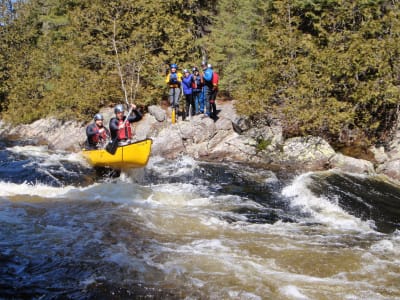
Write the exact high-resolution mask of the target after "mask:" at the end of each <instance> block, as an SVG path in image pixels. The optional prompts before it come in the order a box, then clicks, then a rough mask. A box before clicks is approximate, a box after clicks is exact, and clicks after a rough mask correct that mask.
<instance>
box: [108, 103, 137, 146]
mask: <svg viewBox="0 0 400 300" xmlns="http://www.w3.org/2000/svg"><path fill="white" fill-rule="evenodd" d="M131 108H132V113H133V114H131V115H129V116H125V115H124V111H125V110H124V106H123V105H122V104H118V105H116V106H115V108H114V113H115V117H114V118H111V120H110V126H109V127H110V132H111V139H112V140H114V139H115V138H116V139H117V140H118V144H119V145H123V144H128V143H129V142H130V141H131V139H132V128H131V123H133V122H138V121H140V120H141V119H142V114H141V113H140V112H139V111H138V110H137V109H136V105H135V104H131ZM126 118H128V119H127V122H124V121H125V119H126Z"/></svg>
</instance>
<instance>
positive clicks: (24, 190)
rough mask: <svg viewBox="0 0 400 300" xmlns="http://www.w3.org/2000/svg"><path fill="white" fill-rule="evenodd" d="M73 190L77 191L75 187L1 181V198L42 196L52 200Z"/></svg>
mask: <svg viewBox="0 0 400 300" xmlns="http://www.w3.org/2000/svg"><path fill="white" fill-rule="evenodd" d="M73 189H75V187H73V186H64V187H52V186H48V185H45V184H41V183H37V184H31V183H22V184H15V183H10V182H2V181H0V196H2V197H9V196H16V195H29V196H41V197H46V198H47V197H48V198H51V197H58V196H60V195H64V194H65V193H67V192H68V191H70V190H73Z"/></svg>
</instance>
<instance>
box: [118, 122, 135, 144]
mask: <svg viewBox="0 0 400 300" xmlns="http://www.w3.org/2000/svg"><path fill="white" fill-rule="evenodd" d="M122 124H124V120H118V127H119V126H121V125H122ZM130 138H132V128H131V124H130V123H129V122H128V121H126V122H125V125H124V127H123V128H120V129H119V130H118V139H119V140H126V139H130Z"/></svg>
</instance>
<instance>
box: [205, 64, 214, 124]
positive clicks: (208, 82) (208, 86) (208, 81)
mask: <svg viewBox="0 0 400 300" xmlns="http://www.w3.org/2000/svg"><path fill="white" fill-rule="evenodd" d="M203 70H204V71H203V84H204V87H203V93H204V106H205V111H204V114H205V115H207V116H209V117H210V116H211V112H210V99H211V96H212V91H213V83H212V79H213V70H212V67H211V65H210V64H208V65H207V66H206V68H205V69H203Z"/></svg>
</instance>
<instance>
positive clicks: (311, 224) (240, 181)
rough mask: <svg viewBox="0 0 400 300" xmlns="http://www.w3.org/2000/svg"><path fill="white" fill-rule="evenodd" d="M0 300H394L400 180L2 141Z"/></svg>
mask: <svg viewBox="0 0 400 300" xmlns="http://www.w3.org/2000/svg"><path fill="white" fill-rule="evenodd" d="M0 222H1V223H0V224H1V227H0V298H1V299H399V298H400V187H399V186H396V185H392V184H389V183H386V182H384V181H382V180H380V179H379V178H374V177H366V176H358V175H354V174H353V175H351V174H342V173H339V172H332V171H330V172H317V173H306V174H287V173H284V172H273V171H270V170H263V169H257V168H254V167H253V168H252V167H248V166H245V165H239V164H211V163H201V162H197V161H195V160H193V159H191V158H188V157H181V158H179V159H177V160H173V161H167V160H164V159H162V158H159V157H152V158H151V160H150V162H149V164H148V166H147V167H146V168H144V169H136V170H130V171H125V172H122V174H121V176H120V177H119V178H103V177H99V176H97V175H96V173H95V172H94V171H93V170H92V168H90V167H89V166H88V165H87V164H86V163H85V161H84V160H83V158H82V157H81V156H80V155H79V154H76V153H68V152H57V151H49V150H48V149H47V148H46V147H43V146H30V145H23V144H19V145H16V144H12V143H10V142H5V141H3V142H1V143H0Z"/></svg>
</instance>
